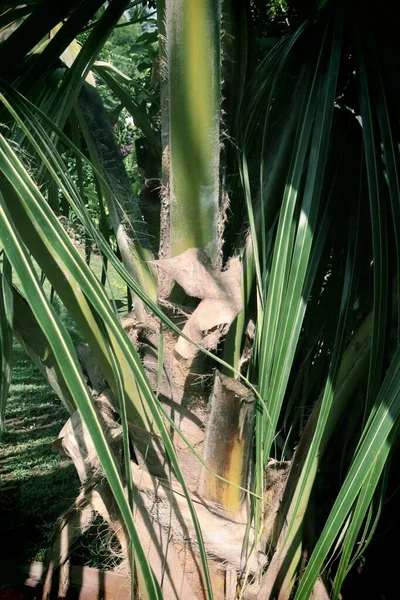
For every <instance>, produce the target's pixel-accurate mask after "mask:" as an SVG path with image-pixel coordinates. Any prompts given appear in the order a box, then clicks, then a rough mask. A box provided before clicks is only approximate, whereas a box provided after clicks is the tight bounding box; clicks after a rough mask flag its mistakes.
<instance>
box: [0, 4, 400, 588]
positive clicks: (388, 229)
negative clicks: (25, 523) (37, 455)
mask: <svg viewBox="0 0 400 600" xmlns="http://www.w3.org/2000/svg"><path fill="white" fill-rule="evenodd" d="M139 4H140V3H139V2H137V1H136V2H132V3H130V4H129V5H128V2H127V1H126V0H124V1H122V0H111V1H109V2H108V3H106V6H103V2H102V0H84V1H82V0H81V1H80V2H58V3H51V2H49V1H48V0H37V1H34V2H29V3H26V4H24V5H21V4H18V3H17V2H15V3H13V2H9V3H8V6H7V7H6V8H5V9H2V10H3V12H2V13H1V15H0V25H1V27H2V29H1V32H0V35H1V45H0V59H2V62H1V64H2V65H3V67H2V80H1V83H0V86H1V93H0V100H1V105H2V109H1V123H2V129H3V132H2V135H1V136H0V240H1V243H2V247H3V249H2V256H3V261H2V279H1V283H2V295H1V298H2V301H1V302H0V315H1V340H2V383H1V391H0V406H1V414H2V415H3V416H4V407H5V401H6V397H7V390H8V386H9V383H10V378H11V346H12V343H11V337H12V333H13V332H14V334H15V335H17V337H18V339H20V340H21V341H22V343H23V345H24V347H25V348H26V350H27V352H28V354H29V355H30V356H31V357H32V359H33V360H34V361H35V362H36V363H37V364H38V365H39V366H40V368H41V369H42V371H43V372H44V373H45V374H46V376H47V377H48V379H49V381H50V383H51V385H52V386H53V388H54V390H55V391H56V393H57V394H58V396H59V397H60V399H61V400H62V401H63V402H64V404H65V406H66V407H67V408H68V410H69V411H70V413H71V418H70V419H69V421H68V423H67V424H66V425H65V427H64V428H63V430H62V432H61V433H60V437H59V441H58V444H59V447H60V449H62V451H63V452H65V453H66V454H67V455H68V456H70V457H71V458H72V460H73V462H74V464H75V466H76V468H77V471H78V474H79V477H80V479H81V483H82V491H81V493H80V495H79V497H78V498H77V499H76V502H75V503H74V505H73V506H72V507H71V509H70V510H69V511H68V512H67V513H66V514H65V515H63V517H62V519H60V521H59V523H58V524H57V527H56V531H55V533H54V542H53V546H52V550H51V561H50V563H49V567H48V571H47V577H46V581H45V584H44V595H45V596H48V594H49V593H50V589H51V582H52V576H53V573H54V571H55V570H56V569H60V570H61V572H62V576H61V577H60V578H59V581H60V582H61V585H64V588H63V589H61V590H60V591H59V594H61V595H62V594H63V593H64V592H65V585H67V581H68V556H69V553H70V551H71V546H72V544H73V541H74V539H75V538H76V536H77V535H78V534H80V532H82V531H84V530H85V529H87V528H88V527H89V526H90V523H91V520H92V515H93V513H94V512H95V513H98V514H100V515H101V516H102V517H103V519H104V520H105V521H106V522H107V523H108V525H109V527H110V529H111V530H112V531H114V532H115V535H116V536H117V537H118V539H119V541H120V543H121V546H122V549H123V551H124V553H125V556H126V557H127V564H128V567H127V568H128V570H129V572H130V573H131V581H132V590H134V591H135V593H136V592H137V594H142V595H143V596H144V597H148V598H161V597H164V598H168V599H169V598H185V599H188V598H203V597H209V598H211V597H213V595H214V596H215V597H224V598H226V599H228V600H229V599H233V598H236V597H243V598H246V599H251V598H256V597H257V598H271V599H272V598H279V600H284V599H286V598H287V599H288V598H289V597H294V598H295V599H296V600H307V599H309V598H311V597H312V598H318V599H320V598H321V599H322V598H329V597H331V598H334V599H336V598H339V597H341V596H340V594H341V590H342V588H343V585H345V584H344V580H345V578H346V576H347V575H348V573H349V572H350V571H351V569H352V567H353V566H354V565H357V564H358V561H359V559H360V557H361V556H362V555H363V554H364V552H365V549H366V548H367V546H368V544H369V543H370V541H371V539H372V538H373V534H374V531H375V530H376V527H377V523H378V521H379V517H380V514H381V512H382V506H383V500H384V498H385V493H386V488H387V482H388V478H389V477H390V459H391V457H392V456H393V453H394V452H395V450H396V440H397V437H396V435H397V429H398V425H399V412H400V392H399V390H400V385H399V384H400V350H399V335H400V319H399V313H398V299H399V289H398V288H399V285H400V284H399V281H400V280H399V277H398V268H399V264H400V241H399V239H400V238H399V235H400V231H399V223H400V219H399V211H400V204H399V179H398V158H399V157H398V150H399V146H398V112H397V104H396V100H397V98H398V91H397V86H396V80H397V70H396V69H395V68H394V66H395V65H394V64H393V63H394V61H395V60H397V56H398V54H396V51H395V43H394V41H393V40H394V39H395V36H390V35H388V28H389V27H390V26H388V24H387V23H386V20H385V18H384V17H383V16H382V15H381V14H379V13H378V14H377V12H376V10H375V7H374V8H371V12H370V9H367V8H365V7H364V6H362V7H361V6H360V4H359V3H358V2H355V1H354V2H349V3H347V5H346V6H343V3H340V2H336V1H334V0H332V1H331V2H327V1H325V2H323V1H321V2H319V3H317V5H314V4H313V3H305V4H304V6H302V8H301V10H300V9H299V7H298V6H297V5H296V3H290V2H288V3H287V4H280V3H276V2H272V3H267V5H266V6H265V7H264V8H263V3H260V2H255V1H252V0H249V2H242V3H234V2H229V1H228V0H226V1H225V2H224V3H223V4H222V6H220V4H219V3H217V2H213V1H212V0H165V1H164V0H159V1H158V2H157V20H158V38H159V55H158V57H157V58H155V65H154V66H153V70H154V72H155V73H156V77H155V78H156V80H157V82H158V84H157V85H158V86H159V87H158V89H159V94H160V119H161V131H160V128H159V123H160V121H159V115H158V113H157V109H156V108H155V106H156V105H155V103H154V100H153V95H152V98H149V100H148V101H143V99H139V95H137V94H138V92H137V88H136V87H135V85H134V84H132V82H130V81H129V80H128V79H127V78H126V75H124V74H123V73H122V72H121V69H117V68H116V66H115V65H112V64H109V63H105V62H104V61H97V60H96V59H97V58H98V56H99V53H100V51H101V49H102V48H103V47H104V44H105V42H106V40H107V39H108V38H109V36H110V34H111V32H112V31H113V30H114V29H115V27H119V26H124V27H126V29H125V30H128V29H129V25H128V22H127V21H126V18H127V16H128V18H129V19H131V20H135V19H136V20H137V19H143V18H144V17H145V14H144V13H143V11H142V12H140V13H137V12H135V11H136V9H135V11H134V12H130V13H126V12H125V11H126V10H127V8H128V6H129V8H130V9H132V8H135V7H136V6H137V5H139ZM260 15H261V16H260ZM258 16H260V18H256V17H258ZM269 31H272V32H273V35H272V36H270V34H269ZM82 32H83V34H84V35H83V36H82ZM147 33H148V36H147V38H146V36H145V37H144V38H143V37H142V38H141V41H142V42H143V40H146V39H147V41H148V43H149V44H153V43H154V35H153V33H151V32H150V33H149V31H147ZM79 35H80V36H81V37H80V38H79V39H80V40H81V42H83V45H82V46H80V45H79V44H78V42H77V41H76V38H77V37H78V36H79ZM141 41H140V40H136V42H135V46H134V47H133V48H134V49H133V51H135V48H136V45H137V44H139V45H140V43H141ZM148 55H151V53H150V54H148ZM6 56H7V61H6V60H5V57H6ZM394 57H396V58H394ZM118 66H119V67H121V65H118ZM95 77H96V79H95ZM99 77H100V78H101V79H102V81H103V82H104V84H105V85H106V86H107V87H108V90H109V91H108V92H107V94H112V97H113V98H115V99H117V102H118V103H119V104H120V105H122V106H123V107H124V109H125V110H127V111H128V112H129V113H130V114H131V116H132V118H133V121H134V123H135V125H136V126H137V127H138V128H139V129H140V130H141V132H142V134H143V139H144V140H145V143H144V146H143V153H142V154H143V156H145V157H146V164H147V168H148V169H149V172H150V173H151V177H158V178H159V181H160V184H159V187H160V194H159V200H158V201H157V200H155V201H154V205H153V207H152V209H153V215H154V214H156V215H157V219H159V224H157V223H156V220H157V219H155V218H153V219H151V218H150V217H149V216H148V214H149V213H146V219H144V218H143V214H144V211H143V206H142V205H141V203H140V201H139V199H138V198H137V196H136V195H135V194H134V193H133V191H132V185H131V181H130V180H129V177H128V175H127V171H126V168H125V166H124V162H123V158H122V156H121V153H120V152H119V149H118V145H117V143H116V138H115V135H114V131H113V126H112V125H113V122H112V121H111V120H110V118H109V115H108V113H107V111H106V110H105V107H104V103H103V101H102V98H101V96H100V95H99V93H98V92H97V90H96V85H95V83H96V80H97V78H99ZM103 97H104V88H103ZM108 107H109V108H112V107H111V106H110V105H108ZM66 161H69V163H68V164H69V165H70V168H67V166H66ZM71 165H73V169H74V174H73V175H72V174H71V172H70V171H71V169H72V167H71ZM83 173H84V174H85V176H84V177H83ZM89 185H90V186H91V194H92V195H91V198H92V202H93V198H95V199H96V201H97V202H98V206H99V213H98V214H99V215H100V217H99V221H98V224H97V223H93V220H92V219H91V214H90V211H89V210H88V207H87V201H86V200H85V193H86V192H85V189H87V188H88V186H89ZM65 203H68V207H69V208H68V214H74V215H75V217H74V218H76V219H78V220H79V221H80V223H81V225H82V227H83V228H84V231H85V236H87V238H88V239H89V240H90V243H91V244H93V245H94V246H95V247H96V248H97V250H98V251H99V252H100V253H101V254H102V256H103V257H104V264H105V265H106V264H107V261H108V262H110V263H112V264H113V266H114V267H115V269H116V270H117V272H118V273H119V274H120V275H121V277H122V278H123V280H124V281H125V282H126V284H127V286H128V287H129V289H130V290H131V293H132V296H133V298H134V312H133V313H132V314H130V315H129V316H127V317H124V318H123V319H122V320H120V319H119V317H118V313H117V310H116V307H115V305H114V304H113V301H112V298H110V297H109V294H108V293H107V284H106V269H104V276H103V278H102V281H101V282H100V281H98V280H97V278H96V277H95V276H94V274H93V273H92V271H91V269H90V266H89V265H88V264H87V263H85V260H84V259H83V258H82V256H81V254H80V253H79V250H78V249H77V248H76V247H75V246H74V244H73V243H72V242H71V239H70V238H69V237H68V235H67V233H66V232H65V230H64V229H63V227H62V225H61V224H60V221H59V219H58V216H59V214H60V205H65ZM110 225H111V227H110ZM116 248H117V249H118V256H117V254H116V252H115V249H116ZM40 271H41V272H42V273H43V274H44V276H45V277H46V278H47V279H48V280H49V282H50V283H51V286H52V288H53V293H54V294H57V296H58V297H59V298H60V300H61V302H62V303H63V304H64V306H65V307H66V309H67V310H68V312H69V314H70V315H71V317H72V318H73V319H74V321H75V323H76V326H77V328H78V329H79V331H80V333H81V336H82V338H83V339H84V341H85V343H86V345H84V346H81V347H80V348H79V349H78V352H77V349H76V348H75V347H74V345H73V343H72V342H71V339H70V336H69V334H68V332H67V330H66V329H65V327H64V325H63V323H62V322H61V320H60V318H59V316H58V315H57V313H56V311H55V310H54V308H53V306H52V303H51V301H50V299H49V298H48V297H47V295H46V293H45V291H44V288H43V285H42V282H41V279H40V278H39V277H38V272H40ZM12 272H14V273H15V274H16V276H17V277H18V279H19V281H20V283H21V289H17V288H16V287H15V286H13V285H12ZM21 306H23V307H24V308H23V310H21ZM21 320H22V321H21ZM83 368H84V371H85V373H86V377H85V376H84V374H83ZM343 589H344V592H343V593H344V594H345V590H346V588H345V587H344V588H343ZM138 597H139V596H138ZM344 597H346V595H344Z"/></svg>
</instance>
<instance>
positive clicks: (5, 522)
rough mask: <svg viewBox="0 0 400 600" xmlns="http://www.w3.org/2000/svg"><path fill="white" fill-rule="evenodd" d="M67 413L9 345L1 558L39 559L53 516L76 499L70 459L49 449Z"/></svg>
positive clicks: (1, 461) (0, 459) (0, 453)
mask: <svg viewBox="0 0 400 600" xmlns="http://www.w3.org/2000/svg"><path fill="white" fill-rule="evenodd" d="M68 416H69V415H68V412H67V411H66V410H65V408H64V407H63V406H62V404H61V402H60V400H59V399H58V398H57V397H56V396H55V394H54V392H53V390H52V389H51V387H50V386H49V385H48V383H47V381H46V380H45V378H44V377H43V375H42V374H41V373H40V371H39V370H38V369H37V368H36V367H35V365H34V364H33V363H32V362H31V361H30V359H29V358H28V357H27V356H26V354H25V352H24V351H23V349H22V348H21V347H20V346H19V345H18V344H15V345H14V369H13V383H12V385H11V390H10V396H9V399H8V403H7V410H6V427H5V430H4V433H3V438H2V442H1V446H0V479H1V488H0V529H1V531H2V536H1V538H2V544H1V549H0V562H2V563H3V561H4V562H6V561H7V562H8V561H11V562H13V563H14V564H16V563H23V562H27V561H30V560H42V559H43V558H44V554H45V550H46V548H47V547H48V543H49V539H50V535H51V531H52V528H53V526H54V523H55V521H56V520H57V518H58V517H59V516H60V514H61V513H62V512H63V511H65V510H66V509H67V508H68V506H69V505H70V504H71V503H72V502H73V500H74V499H75V497H76V495H77V493H78V491H79V480H78V477H77V475H76V471H75V468H74V466H73V465H72V463H70V461H69V460H68V459H66V458H65V457H61V456H60V455H58V454H57V453H56V452H54V451H53V449H52V443H53V441H54V440H55V439H56V438H57V436H58V434H59V432H60V430H61V429H62V427H63V425H64V423H65V421H66V420H67V419H68Z"/></svg>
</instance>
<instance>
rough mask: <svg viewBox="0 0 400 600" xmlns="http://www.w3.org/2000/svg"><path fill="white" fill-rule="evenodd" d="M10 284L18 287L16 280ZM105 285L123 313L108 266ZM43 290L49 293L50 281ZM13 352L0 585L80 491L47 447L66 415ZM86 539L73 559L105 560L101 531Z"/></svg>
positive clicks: (41, 547)
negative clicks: (9, 568) (11, 566)
mask: <svg viewBox="0 0 400 600" xmlns="http://www.w3.org/2000/svg"><path fill="white" fill-rule="evenodd" d="M79 250H80V251H81V252H82V253H83V249H82V248H79ZM90 266H91V268H92V270H93V271H94V272H95V274H96V275H97V276H98V277H99V278H100V276H101V268H102V262H101V258H100V257H99V256H98V255H96V254H93V255H92V257H91V261H90ZM14 283H15V285H16V286H17V287H19V288H20V282H19V281H18V280H15V281H14ZM107 284H108V289H107V291H108V294H109V296H110V297H112V298H113V300H114V301H115V303H116V307H117V309H118V310H119V311H121V312H125V311H126V286H125V284H124V283H123V281H122V280H121V278H120V277H119V276H118V274H117V273H116V272H115V270H114V269H113V268H112V267H110V268H109V269H108V282H107ZM44 287H45V290H46V292H47V293H48V294H49V293H50V285H49V283H48V282H45V284H44ZM54 306H55V308H56V310H57V312H59V314H60V315H61V317H62V319H63V321H64V324H65V325H66V326H67V328H68V330H69V332H70V334H71V337H72V339H73V341H74V343H75V344H78V343H79V342H80V341H81V339H80V336H79V333H78V332H77V331H76V329H75V328H74V324H73V322H72V321H71V319H70V318H69V316H68V314H67V313H66V311H65V310H64V309H63V307H62V306H61V303H60V302H59V301H58V300H57V299H56V300H55V302H54ZM13 354H14V356H13V381H12V385H11V389H10V394H9V399H8V403H7V409H6V427H5V431H4V433H3V436H2V440H1V442H0V531H1V540H2V543H1V544H0V565H1V566H0V585H2V584H5V583H7V581H6V579H7V565H8V564H9V565H14V566H15V565H18V564H23V563H27V562H30V561H32V560H45V558H46V551H47V549H48V546H49V541H50V537H51V533H52V530H53V527H54V524H55V522H56V520H57V518H58V517H59V516H60V514H62V513H63V512H64V511H65V510H66V509H67V508H68V507H69V506H70V504H72V502H73V501H74V499H75V498H76V496H77V494H78V492H79V479H78V477H77V474H76V471H75V467H74V466H73V464H72V463H71V462H70V461H69V459H68V458H66V457H62V456H60V455H59V454H58V453H57V452H55V451H53V449H52V443H53V442H54V440H55V439H56V438H57V436H58V434H59V433H60V430H61V429H62V427H63V425H64V423H65V422H66V420H67V419H68V416H69V415H68V412H67V411H66V409H65V408H64V407H63V405H62V404H61V402H60V400H59V399H58V398H57V397H56V395H55V393H54V391H53V390H52V388H51V387H50V386H49V384H48V382H47V380H46V379H45V378H44V376H43V375H42V374H41V373H40V371H39V370H38V369H37V367H36V366H35V365H34V364H33V363H32V362H31V360H30V359H29V357H28V356H27V355H26V354H25V352H24V350H23V349H22V347H21V346H20V345H19V344H18V343H15V344H14V350H13ZM100 529H101V526H100ZM88 535H89V537H88V536H86V538H84V539H83V545H82V546H81V547H78V548H77V549H76V551H75V553H74V559H75V562H76V561H78V562H79V563H80V564H87V565H89V566H98V564H99V563H102V562H103V563H104V561H105V560H106V548H105V546H106V545H107V544H108V543H109V541H108V540H107V535H106V533H104V534H102V535H101V536H99V535H96V533H94V534H93V533H92V534H88Z"/></svg>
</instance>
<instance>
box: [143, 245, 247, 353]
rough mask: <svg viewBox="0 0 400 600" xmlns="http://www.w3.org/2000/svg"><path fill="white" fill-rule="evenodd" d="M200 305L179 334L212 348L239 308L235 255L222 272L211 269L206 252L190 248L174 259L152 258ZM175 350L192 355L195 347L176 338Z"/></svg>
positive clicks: (239, 273)
mask: <svg viewBox="0 0 400 600" xmlns="http://www.w3.org/2000/svg"><path fill="white" fill-rule="evenodd" d="M153 262H154V264H155V265H157V266H158V267H160V268H161V269H163V270H164V271H165V272H166V273H168V275H169V276H170V277H171V279H173V280H174V281H176V283H178V284H179V285H180V286H181V287H182V288H183V290H184V291H185V292H186V294H188V295H189V296H192V297H194V298H199V299H200V300H201V302H200V304H199V305H198V306H197V308H196V309H195V310H194V312H193V313H192V314H191V315H190V317H189V318H188V320H187V322H186V324H185V326H184V328H183V333H184V334H185V335H186V336H187V337H188V338H190V339H191V340H193V341H194V342H196V343H197V344H201V345H202V346H203V347H204V348H208V349H210V348H215V347H216V345H217V343H218V341H219V339H220V337H221V335H223V334H224V333H225V332H226V331H227V329H228V328H229V325H230V324H231V323H232V321H233V320H234V319H235V317H236V316H237V315H238V314H239V313H240V312H241V310H242V308H243V307H242V293H241V281H242V266H241V262H240V260H239V258H238V257H234V258H231V259H230V260H229V262H228V264H227V266H226V269H225V270H224V271H222V272H220V273H219V272H217V271H215V270H214V269H213V267H212V266H211V263H210V259H209V258H208V256H207V254H206V252H204V250H201V249H200V248H190V249H189V250H186V251H185V252H183V253H182V254H180V255H179V256H175V257H174V258H168V259H161V260H157V261H153ZM175 350H176V352H177V353H178V354H179V355H180V356H182V357H183V358H185V359H190V358H193V356H194V355H195V354H196V347H195V346H194V345H193V344H191V343H190V342H188V341H187V340H185V339H184V338H182V337H180V338H179V339H178V341H177V343H176V346H175Z"/></svg>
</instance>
